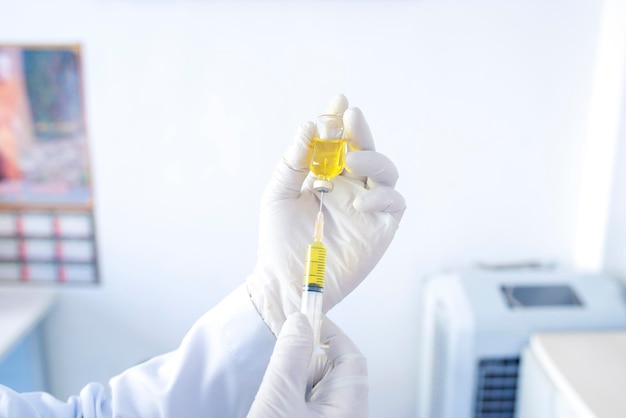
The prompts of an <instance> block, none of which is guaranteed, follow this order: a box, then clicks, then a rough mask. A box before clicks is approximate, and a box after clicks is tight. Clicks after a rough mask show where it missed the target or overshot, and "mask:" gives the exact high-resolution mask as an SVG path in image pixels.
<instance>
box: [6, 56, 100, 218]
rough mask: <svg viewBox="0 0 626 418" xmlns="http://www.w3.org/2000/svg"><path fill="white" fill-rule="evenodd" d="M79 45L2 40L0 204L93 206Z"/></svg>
mask: <svg viewBox="0 0 626 418" xmlns="http://www.w3.org/2000/svg"><path fill="white" fill-rule="evenodd" d="M80 63H81V57H80V48H79V47H78V46H72V47H46V48H44V47H17V46H2V45H0V208H5V207H12V208H20V209H22V208H32V207H38V208H40V207H47V208H90V207H91V204H92V201H91V200H92V196H91V184H90V174H89V158H88V151H87V136H86V130H85V123H84V121H85V116H84V106H83V94H82V75H81V68H80Z"/></svg>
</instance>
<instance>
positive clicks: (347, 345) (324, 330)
mask: <svg viewBox="0 0 626 418" xmlns="http://www.w3.org/2000/svg"><path fill="white" fill-rule="evenodd" d="M320 341H321V342H322V344H323V345H324V346H327V348H325V349H324V351H325V353H326V357H327V358H328V360H329V361H331V362H333V363H334V362H336V361H337V360H338V359H340V358H341V357H343V356H348V357H350V356H361V357H362V356H363V355H362V354H361V352H360V351H359V349H358V347H357V346H356V345H355V344H354V342H352V340H351V339H350V337H348V336H347V335H346V334H345V333H344V332H343V331H342V330H341V329H340V328H339V327H338V326H337V325H335V323H334V322H333V321H331V320H330V319H328V318H327V317H326V316H324V319H323V320H322V327H321V330H320Z"/></svg>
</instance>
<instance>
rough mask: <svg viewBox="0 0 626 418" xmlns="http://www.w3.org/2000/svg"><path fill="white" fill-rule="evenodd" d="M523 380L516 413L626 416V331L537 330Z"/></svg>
mask: <svg viewBox="0 0 626 418" xmlns="http://www.w3.org/2000/svg"><path fill="white" fill-rule="evenodd" d="M518 384H519V387H518V401H517V403H518V405H517V415H516V418H623V417H625V416H626V396H624V387H626V332H577V333H548V334H545V333H542V334H535V335H533V336H532V337H531V340H530V344H529V345H528V347H527V348H526V349H524V352H523V354H522V361H521V364H520V376H519V383H518Z"/></svg>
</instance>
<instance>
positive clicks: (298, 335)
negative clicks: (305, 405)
mask: <svg viewBox="0 0 626 418" xmlns="http://www.w3.org/2000/svg"><path fill="white" fill-rule="evenodd" d="M312 354H313V330H312V329H311V326H310V325H309V321H308V320H307V318H306V316H305V315H303V314H301V313H299V312H296V313H294V314H292V315H289V316H288V317H287V319H286V320H285V323H284V324H283V327H282V329H281V331H280V334H279V335H278V339H277V340H276V345H275V347H274V352H273V353H272V357H271V358H270V362H269V364H268V366H267V370H266V372H265V376H264V377H263V381H262V383H261V387H260V388H259V391H258V392H257V399H259V398H263V397H266V398H265V399H272V400H274V401H277V394H284V393H285V391H287V390H289V391H290V392H292V393H293V394H295V395H298V394H301V395H302V396H303V395H304V392H305V390H306V381H307V373H308V368H309V363H310V362H311V356H312ZM286 398H287V397H286V396H285V397H284V399H286ZM275 406H276V407H278V405H275ZM279 409H280V408H279Z"/></svg>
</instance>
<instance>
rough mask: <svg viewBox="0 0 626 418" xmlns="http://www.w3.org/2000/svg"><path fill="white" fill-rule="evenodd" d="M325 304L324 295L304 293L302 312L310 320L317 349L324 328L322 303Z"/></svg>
mask: <svg viewBox="0 0 626 418" xmlns="http://www.w3.org/2000/svg"><path fill="white" fill-rule="evenodd" d="M323 302H324V293H322V292H316V291H306V290H305V291H303V292H302V309H301V312H302V313H303V314H305V315H306V317H307V318H308V319H309V324H311V328H313V344H314V346H315V347H319V345H320V330H321V327H322V303H323Z"/></svg>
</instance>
